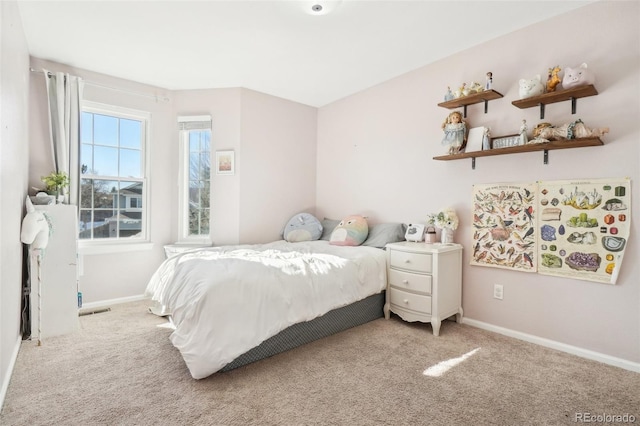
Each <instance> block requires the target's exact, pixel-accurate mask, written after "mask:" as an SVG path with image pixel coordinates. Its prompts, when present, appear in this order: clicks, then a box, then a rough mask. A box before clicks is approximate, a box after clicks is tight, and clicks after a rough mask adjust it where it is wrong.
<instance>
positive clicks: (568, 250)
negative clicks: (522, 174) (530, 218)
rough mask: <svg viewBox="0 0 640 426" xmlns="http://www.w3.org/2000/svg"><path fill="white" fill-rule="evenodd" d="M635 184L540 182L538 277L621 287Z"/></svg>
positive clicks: (625, 180)
mask: <svg viewBox="0 0 640 426" xmlns="http://www.w3.org/2000/svg"><path fill="white" fill-rule="evenodd" d="M630 190H631V185H630V180H629V179H597V180H576V181H554V182H538V211H539V212H540V214H539V229H540V239H539V241H538V244H539V250H538V253H539V259H538V263H539V268H538V272H539V273H540V274H544V275H557V276H564V277H568V278H577V279H582V280H587V281H597V282H603V283H610V284H615V283H616V280H617V278H618V273H619V271H620V267H621V265H622V259H623V257H624V251H625V247H626V245H627V241H628V239H629V234H630V228H631V223H630V222H631V211H630V209H631V199H630V197H631V191H630Z"/></svg>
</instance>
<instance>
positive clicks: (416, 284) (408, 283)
mask: <svg viewBox="0 0 640 426" xmlns="http://www.w3.org/2000/svg"><path fill="white" fill-rule="evenodd" d="M389 284H391V285H392V286H394V287H400V288H403V289H405V290H411V291H417V292H420V293H426V294H431V275H418V274H412V273H411V272H404V271H398V270H397V269H390V270H389Z"/></svg>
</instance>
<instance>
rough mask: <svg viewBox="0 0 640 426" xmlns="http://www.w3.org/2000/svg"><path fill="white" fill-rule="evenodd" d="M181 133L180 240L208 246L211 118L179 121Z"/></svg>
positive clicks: (198, 117)
mask: <svg viewBox="0 0 640 426" xmlns="http://www.w3.org/2000/svg"><path fill="white" fill-rule="evenodd" d="M178 128H179V131H180V154H181V168H180V175H181V180H180V181H181V185H180V200H181V202H180V240H181V241H185V242H187V241H188V242H195V241H197V242H205V243H209V242H210V236H209V229H210V228H209V220H210V211H211V205H210V199H211V117H210V116H193V117H178Z"/></svg>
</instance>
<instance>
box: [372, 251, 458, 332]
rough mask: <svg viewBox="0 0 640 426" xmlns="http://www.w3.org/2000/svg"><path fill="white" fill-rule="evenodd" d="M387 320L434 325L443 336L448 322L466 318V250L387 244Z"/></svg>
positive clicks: (385, 313) (385, 311)
mask: <svg viewBox="0 0 640 426" xmlns="http://www.w3.org/2000/svg"><path fill="white" fill-rule="evenodd" d="M387 281H388V283H387V292H386V303H385V305H384V316H385V318H387V319H389V315H390V312H394V313H396V314H398V315H399V316H400V317H401V318H402V319H403V320H405V321H411V322H413V321H421V322H430V323H431V326H432V328H433V334H434V335H435V336H438V335H439V334H440V324H441V323H442V321H443V320H445V319H446V318H449V317H450V316H453V315H456V320H457V321H458V322H459V321H460V318H461V316H462V246H461V245H460V244H426V243H414V242H408V241H405V242H400V243H391V244H387Z"/></svg>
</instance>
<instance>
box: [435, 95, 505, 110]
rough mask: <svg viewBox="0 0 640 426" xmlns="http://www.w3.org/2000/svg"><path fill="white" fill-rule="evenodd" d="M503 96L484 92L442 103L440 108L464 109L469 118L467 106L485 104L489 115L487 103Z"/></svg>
mask: <svg viewBox="0 0 640 426" xmlns="http://www.w3.org/2000/svg"><path fill="white" fill-rule="evenodd" d="M502 97H503V96H502V94H501V93H499V92H496V91H495V90H493V89H491V90H483V91H482V92H480V93H474V94H473V95H467V96H462V97H459V98H456V99H452V100H450V101H445V102H440V103H439V104H438V106H439V107H443V108H448V109H454V108H460V107H464V114H463V115H464V116H465V117H466V116H467V105H473V104H479V103H481V102H484V113H485V114H486V113H487V103H488V102H489V101H491V100H493V99H500V98H502Z"/></svg>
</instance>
